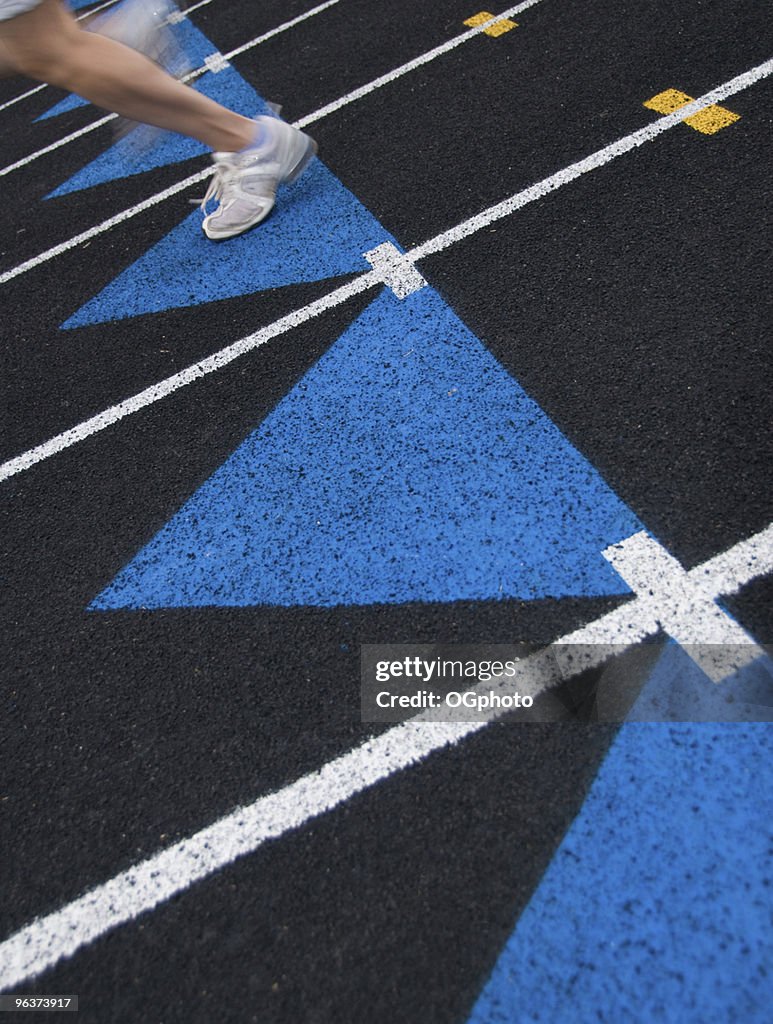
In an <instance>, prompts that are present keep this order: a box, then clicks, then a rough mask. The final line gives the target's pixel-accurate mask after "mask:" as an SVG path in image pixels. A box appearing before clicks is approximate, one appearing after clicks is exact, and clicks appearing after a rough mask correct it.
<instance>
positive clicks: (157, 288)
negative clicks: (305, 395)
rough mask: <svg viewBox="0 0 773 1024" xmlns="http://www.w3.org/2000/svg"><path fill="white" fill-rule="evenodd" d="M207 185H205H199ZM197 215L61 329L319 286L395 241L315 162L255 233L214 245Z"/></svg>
mask: <svg viewBox="0 0 773 1024" xmlns="http://www.w3.org/2000/svg"><path fill="white" fill-rule="evenodd" d="M202 187H204V186H202ZM201 220H202V214H201V212H200V211H199V210H196V211H194V212H193V213H192V214H191V215H190V216H189V217H188V218H186V220H185V221H183V223H182V224H180V225H179V226H178V227H177V228H175V229H174V230H173V231H171V232H170V233H169V234H168V235H167V236H166V237H165V238H163V239H162V240H161V241H160V242H159V243H158V244H157V245H155V246H154V247H153V248H152V249H150V250H149V251H148V252H147V253H146V254H145V255H144V256H142V257H141V258H140V259H139V260H138V261H137V262H136V263H134V264H133V265H132V266H131V267H129V268H127V270H125V271H124V273H123V274H121V275H119V277H117V278H116V279H115V280H114V281H112V282H111V283H110V284H109V285H108V286H107V287H106V288H105V289H103V291H101V292H100V293H99V294H98V295H96V296H95V297H94V298H93V299H91V300H90V301H89V302H88V303H86V305H85V306H82V307H81V309H79V310H78V311H77V312H76V313H75V314H74V315H73V316H72V317H70V319H69V320H67V321H66V322H65V323H64V324H63V325H62V326H63V327H65V328H70V327H81V326H83V325H84V324H91V323H100V322H103V321H106V320H119V319H123V318H124V317H129V316H137V315H138V314H140V313H155V312H159V311H160V310H164V309H169V308H172V307H180V306H192V305H199V304H201V303H205V302H212V301H214V300H215V299H225V298H231V297H233V296H236V295H248V294H251V293H252V292H258V291H261V290H263V289H265V288H277V287H281V286H282V285H286V284H294V283H298V282H303V281H318V280H322V279H324V278H329V277H336V276H338V275H342V274H350V273H354V272H357V271H362V270H370V265H369V264H368V263H367V261H366V260H365V259H364V258H363V256H362V253H364V252H367V251H368V250H370V249H373V248H374V247H375V246H377V245H379V244H381V242H384V241H387V240H389V241H393V239H392V238H391V236H390V235H389V234H388V233H387V232H386V231H385V230H384V228H382V227H381V225H380V224H379V223H378V221H377V220H376V218H375V217H374V216H373V215H372V214H370V213H369V212H368V211H367V210H366V209H365V207H364V206H363V205H362V203H360V201H359V200H358V199H355V197H354V196H353V195H352V193H351V192H349V191H348V190H347V189H346V188H344V186H343V185H342V184H341V182H340V181H339V180H338V179H337V178H336V177H335V175H333V174H332V173H331V172H330V171H329V170H328V169H327V168H326V167H325V166H324V164H322V163H321V162H320V161H319V160H314V161H313V163H312V164H311V165H310V167H309V169H308V170H307V171H306V172H305V174H304V175H303V176H302V177H301V178H299V179H298V181H296V182H294V183H293V184H292V185H290V186H287V187H285V188H281V189H280V190H279V193H278V196H277V205H276V209H275V210H274V212H273V213H272V214H271V216H270V218H269V219H268V220H267V221H265V222H264V223H263V224H261V225H260V226H259V227H258V228H257V229H256V230H255V231H251V232H249V233H248V234H245V235H241V236H240V237H238V238H232V239H229V241H228V242H227V244H224V245H213V243H212V242H211V241H209V240H208V239H207V238H206V237H205V236H204V234H203V232H202V230H201Z"/></svg>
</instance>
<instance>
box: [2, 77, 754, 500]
mask: <svg viewBox="0 0 773 1024" xmlns="http://www.w3.org/2000/svg"><path fill="white" fill-rule="evenodd" d="M772 73H773V59H771V60H769V61H767V62H766V63H765V64H761V65H759V66H758V67H756V68H752V69H751V70H750V71H747V72H745V73H744V74H742V75H738V76H737V77H736V78H733V79H731V81H729V82H726V83H725V84H724V85H722V86H719V87H718V88H717V89H713V90H712V91H711V92H709V93H706V95H705V96H702V97H700V98H699V99H696V100H694V101H693V102H692V103H691V104H689V105H688V106H685V107H682V108H681V109H680V110H678V111H676V112H675V113H674V114H669V115H668V116H667V117H663V118H661V119H660V120H658V121H656V122H654V123H653V124H651V125H648V126H647V127H646V128H642V129H639V131H636V132H634V133H633V134H632V135H628V136H626V137H625V138H623V139H620V140H618V141H617V142H615V143H612V144H611V145H610V146H605V147H604V149H601V150H599V151H598V152H596V153H594V154H592V155H591V156H590V157H587V158H586V159H585V160H581V161H580V162H579V163H577V164H572V165H571V166H570V167H569V168H565V169H564V170H563V171H559V172H558V173H557V174H554V175H551V176H550V177H549V178H546V179H544V180H543V181H542V182H539V183H538V184H536V185H532V186H530V187H529V188H527V189H524V190H523V191H522V192H517V193H516V194H515V195H514V196H511V197H510V198H509V199H506V200H504V201H503V202H501V203H497V204H495V205H494V206H492V207H490V208H489V209H488V210H484V211H483V212H482V213H479V214H476V216H475V217H471V218H470V219H469V220H466V221H463V222H462V223H461V224H459V225H457V226H456V227H455V228H451V229H450V230H449V231H444V232H442V233H441V234H439V235H436V236H435V237H434V238H431V239H429V240H428V241H426V242H424V243H423V244H422V245H419V246H416V247H415V248H414V249H411V250H410V251H409V252H408V253H406V254H405V255H406V257H407V258H408V259H410V260H411V261H412V262H414V263H415V262H417V261H418V260H420V259H424V258H425V257H426V256H429V255H431V254H434V253H438V252H441V251H442V250H443V249H446V248H448V247H449V246H451V245H454V244H455V243H456V242H458V241H460V240H462V239H464V238H467V237H469V236H470V235H472V234H473V233H474V232H476V231H479V230H481V229H482V228H484V227H486V226H487V225H488V224H490V223H491V222H492V221H493V220H496V219H498V218H500V217H504V216H507V215H508V214H510V213H513V212H514V211H515V210H518V209H520V208H521V207H523V206H525V205H526V204H527V203H531V202H534V201H535V200H537V199H540V198H542V197H543V196H545V195H547V194H548V193H550V192H554V191H555V190H556V189H558V188H560V187H561V186H562V185H566V184H568V183H569V182H571V181H574V180H575V178H577V177H579V176H580V175H581V174H584V173H587V172H589V171H592V170H595V169H596V168H598V167H602V166H604V164H606V163H609V161H610V160H613V159H615V158H616V157H618V156H622V155H623V154H624V153H628V152H630V151H631V150H633V149H635V148H637V147H638V146H640V145H642V144H643V143H645V142H648V141H651V140H652V139H655V138H657V137H658V136H659V135H660V134H662V133H663V132H664V131H667V130H668V129H669V128H673V127H674V126H675V125H678V124H681V122H682V121H683V120H684V117H685V116H686V117H690V116H692V114H693V113H696V112H697V111H698V110H702V109H703V108H704V107H706V106H709V105H711V104H712V103H716V102H717V100H718V98H726V97H727V96H730V95H732V94H733V93H734V92H738V91H739V90H741V89H745V88H747V87H748V86H749V85H751V84H753V83H754V82H757V81H759V80H760V79H761V78H764V77H765V76H767V75H770V74H772ZM685 111H686V112H687V113H686V114H685ZM188 184H190V179H189V180H188ZM169 193H170V190H167V194H169ZM128 215H129V214H128V212H127V213H126V214H125V215H124V219H126V218H127V217H128ZM65 244H66V243H65ZM365 278H366V280H367V282H368V283H367V284H365V285H364V286H363V287H365V288H369V287H372V286H373V285H374V284H375V283H376V282H377V281H378V275H377V274H375V272H373V271H371V272H370V273H368V274H366V275H365ZM6 279H7V277H6ZM1 280H2V279H0V281H1ZM354 284H356V282H352V286H353V285H354ZM349 287H351V286H350V285H347V286H345V287H344V288H343V289H342V288H339V289H337V290H336V291H334V292H332V293H331V295H330V296H328V299H330V300H331V301H332V300H333V298H334V297H336V298H335V302H333V303H332V304H336V305H337V304H340V303H341V302H345V301H346V299H347V298H348V297H349V293H348V292H347V291H346V289H347V288H349ZM358 290H359V289H358ZM351 294H354V292H352V293H351ZM319 301H320V302H321V301H324V300H319ZM316 306H317V303H312V304H311V305H310V306H306V307H304V308H302V309H299V310H297V311H296V312H294V313H292V314H290V316H288V317H283V318H282V319H281V320H279V321H277V324H275V325H274V326H273V327H267V328H263V330H262V331H259V332H257V335H249V336H248V337H247V338H245V339H244V343H245V344H246V347H245V349H244V351H245V352H247V351H251V350H252V348H254V347H255V346H254V345H253V344H252V342H251V339H253V338H255V337H257V336H258V335H262V334H263V333H265V332H272V333H271V334H270V335H268V336H270V337H272V338H273V337H276V336H277V334H280V333H283V332H284V331H287V330H289V329H290V328H291V327H293V326H295V325H296V324H300V323H304V322H305V320H307V319H308V318H309V316H315V315H316V313H309V312H308V311H309V310H311V309H314V308H316ZM326 308H332V305H328V306H327V307H326ZM277 325H282V326H281V329H276V330H275V329H274V328H276V327H277ZM266 340H268V337H267V338H266ZM261 343H262V342H261ZM236 344H237V345H239V344H242V343H239V342H237V343H236ZM234 348H235V346H229V347H228V348H227V349H224V350H223V351H224V352H230V351H232V350H233V349H234ZM239 354H241V353H239ZM217 359H218V354H215V355H214V356H212V357H210V360H209V361H206V362H207V363H208V365H210V367H211V369H209V370H207V372H208V373H209V372H213V370H215V369H219V364H218V363H217ZM230 361H231V360H230V359H229V360H227V362H230ZM201 365H203V364H199V363H197V364H196V367H199V366H201ZM223 365H225V364H223ZM196 367H192V368H189V370H183V371H182V372H181V373H179V374H175V375H174V377H171V378H168V380H167V381H162V382H161V383H159V384H156V385H154V386H152V387H150V388H147V389H145V390H144V391H143V392H141V394H140V395H136V396H134V398H129V399H126V400H125V401H123V402H121V403H119V404H118V405H115V406H112V407H111V408H110V409H108V410H106V411H105V412H104V413H101V414H99V415H97V416H94V417H92V418H91V419H89V420H86V421H85V422H84V423H81V424H80V425H78V426H76V427H73V428H71V429H70V430H67V431H65V432H64V433H62V434H59V435H57V436H56V437H54V438H52V439H51V440H49V441H47V442H45V443H44V444H41V445H38V446H37V447H35V448H33V449H30V451H27V452H25V453H23V454H22V455H19V456H16V457H15V458H13V459H10V460H9V461H7V462H5V463H3V464H2V465H0V482H2V481H3V480H7V479H9V478H10V477H12V476H14V475H15V474H17V473H21V472H23V471H24V470H26V469H29V468H30V467H31V466H34V465H36V464H37V463H38V462H41V461H43V460H44V459H47V458H50V457H51V456H52V455H55V454H57V453H58V452H61V451H64V450H65V449H66V448H69V447H71V446H72V445H74V444H77V443H79V442H80V441H83V440H85V439H86V438H87V437H90V436H91V435H92V434H95V433H97V432H98V431H100V430H103V429H104V428H105V427H106V426H109V425H110V424H112V423H116V422H118V420H120V419H123V418H124V417H125V416H129V415H131V414H132V413H134V412H136V411H137V410H139V409H143V408H145V407H146V406H148V405H150V404H152V402H155V401H159V400H160V399H161V398H165V397H166V395H168V394H170V393H171V391H170V390H168V385H169V382H170V381H180V382H181V383H179V384H178V383H176V384H175V386H174V387H173V388H171V390H177V388H178V387H180V386H182V384H188V383H191V382H192V381H194V380H198V379H199V378H200V377H202V376H203V375H204V374H203V373H201V372H199V371H198V370H197V369H196ZM192 371H196V372H192ZM153 396H155V397H153Z"/></svg>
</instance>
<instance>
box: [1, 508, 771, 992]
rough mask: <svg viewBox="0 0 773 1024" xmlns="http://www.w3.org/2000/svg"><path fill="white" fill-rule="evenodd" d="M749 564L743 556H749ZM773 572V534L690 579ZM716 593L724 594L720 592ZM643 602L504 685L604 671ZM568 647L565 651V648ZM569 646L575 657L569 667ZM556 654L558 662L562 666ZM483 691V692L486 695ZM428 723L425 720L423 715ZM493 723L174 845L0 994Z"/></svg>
mask: <svg viewBox="0 0 773 1024" xmlns="http://www.w3.org/2000/svg"><path fill="white" fill-rule="evenodd" d="M751 550H753V551H754V556H753V557H751V558H750V557H749V553H750V551H751ZM770 571H773V525H772V526H769V527H768V528H767V529H766V530H763V531H762V532H761V533H759V534H757V535H756V536H755V537H752V538H749V539H748V540H745V541H743V542H741V543H740V544H737V545H735V546H734V547H732V548H730V549H729V550H728V551H726V552H724V553H723V554H722V555H720V556H718V557H717V558H714V559H711V560H709V561H708V562H706V563H704V564H703V565H700V566H698V567H697V568H695V569H693V570H691V572H690V573H688V574H687V575H688V576H689V577H690V579H692V580H694V581H698V580H700V586H701V587H702V588H705V589H706V591H707V592H712V593H713V597H714V598H719V597H721V596H727V595H728V594H730V593H735V592H736V591H738V590H740V588H741V587H742V586H744V585H745V584H746V583H748V582H750V581H751V580H752V579H754V578H755V577H756V576H757V575H760V574H761V573H763V572H770ZM720 587H721V588H722V589H721V590H720V589H718V588H720ZM657 628H658V623H657V621H656V620H655V619H653V617H652V614H651V605H650V604H648V603H647V602H646V601H644V600H643V599H642V598H641V597H635V598H633V600H631V601H629V602H627V603H626V604H624V605H621V606H620V607H619V608H617V609H616V610H615V611H613V612H610V613H608V614H607V615H604V616H602V617H601V618H599V619H597V620H595V621H594V622H590V623H588V624H587V625H586V626H583V627H581V628H580V629H577V630H575V631H573V632H572V633H569V634H567V635H566V636H564V637H562V638H561V639H559V640H556V641H555V644H554V645H551V646H550V647H547V648H545V649H544V650H542V651H539V652H537V653H536V654H534V655H532V656H531V657H529V658H527V659H525V660H524V661H523V662H522V663H521V664H520V665H519V666H518V669H519V674H518V675H517V676H516V677H514V678H513V679H511V680H509V684H508V685H509V686H512V687H515V688H517V689H518V690H519V691H521V692H527V693H529V694H531V695H532V696H537V695H539V694H540V693H543V692H545V691H546V690H548V689H549V688H550V687H551V686H553V685H555V684H556V683H558V682H560V681H561V680H563V679H566V678H571V676H572V675H574V674H575V673H577V672H579V671H580V670H585V669H587V668H589V667H591V666H598V665H602V664H603V663H604V662H605V661H607V660H608V659H609V657H611V656H612V654H613V653H620V652H621V651H622V650H623V649H625V648H626V647H630V646H631V645H632V644H634V643H639V642H641V641H642V640H645V639H646V638H647V637H648V636H651V635H652V634H653V633H655V632H656V631H657ZM569 645H571V648H570V646H569ZM575 646H576V647H577V648H578V649H579V650H580V651H581V652H582V654H583V656H582V657H581V658H574V656H573V649H574V648H575ZM557 654H558V655H560V654H563V655H564V659H563V662H562V661H561V660H560V657H559V658H557ZM489 686H490V684H488V683H487V684H486V687H489ZM430 714H431V713H430ZM497 717H499V713H498V712H496V711H492V712H491V714H490V716H489V718H488V720H484V721H478V722H460V721H450V722H448V721H447V722H434V721H429V720H427V716H426V715H425V716H422V715H419V716H417V717H416V718H414V719H412V720H410V721H408V722H405V723H402V724H400V725H397V726H393V727H392V728H391V729H388V730H387V731H386V732H384V733H382V734H381V735H380V736H378V737H376V738H372V739H368V740H366V741H365V742H364V743H362V744H361V745H360V746H358V747H355V748H354V749H353V750H351V751H349V752H348V753H347V754H344V755H342V756H341V757H338V758H335V759H334V760H333V761H329V762H328V763H327V764H325V765H324V766H323V767H322V768H320V769H319V771H315V772H310V773H309V774H308V775H304V776H303V777H302V778H300V779H298V780H296V781H295V782H293V783H291V784H290V785H288V786H285V787H284V788H283V789H281V790H279V791H277V792H274V793H270V794H268V795H266V796H262V797H259V798H258V799H257V800H255V801H254V802H253V803H252V804H249V805H248V806H246V807H239V808H237V810H235V811H233V812H231V813H230V814H228V815H226V816H224V817H223V818H220V819H219V820H218V821H216V822H214V824H212V825H209V826H208V827H206V828H204V829H202V830H201V831H199V832H197V833H195V834H194V835H192V836H190V837H189V838H187V839H184V840H182V841H181V842H179V843H176V844H175V845H174V846H171V847H169V848H168V849H166V850H162V851H161V852H159V853H157V854H155V855H154V856H152V857H150V858H148V859H146V860H144V861H141V862H140V863H139V864H136V865H135V866H134V867H131V868H129V869H128V870H126V871H123V872H121V873H120V874H118V875H116V876H115V877H114V878H112V879H110V880H109V881H108V882H105V883H104V884H102V885H100V886H97V887H96V888H94V889H91V890H90V891H89V892H87V893H85V894H84V895H83V896H81V897H79V898H78V899H76V900H74V901H73V902H71V903H69V904H67V905H66V906H65V907H62V908H61V909H60V910H57V911H54V912H53V913H51V914H48V915H46V916H43V917H38V918H36V919H35V920H34V921H32V922H31V923H30V924H29V925H27V926H26V927H24V928H22V929H21V930H20V931H18V932H16V933H15V934H14V935H12V936H10V937H9V938H8V939H6V940H5V941H4V942H3V943H2V944H0V965H2V966H0V989H8V988H13V987H15V986H17V985H19V984H21V983H22V982H23V981H27V980H28V979H30V978H32V977H35V976H36V975H38V974H40V973H41V972H43V971H45V970H47V969H48V968H50V967H53V966H54V965H55V964H56V963H58V962H59V961H60V960H62V959H63V958H64V957H69V956H72V955H73V954H74V953H75V952H77V950H79V949H81V948H82V947H83V946H85V945H87V944H88V943H90V942H93V941H94V940H95V939H97V938H99V937H100V936H102V935H105V934H106V933H107V932H109V931H111V930H112V929H114V928H117V927H118V926H120V925H122V924H126V923H127V922H129V921H132V920H134V919H135V918H137V917H139V916H140V915H141V914H144V913H147V912H149V911H151V910H153V909H155V908H156V907H158V906H159V905H160V904H162V903H164V902H166V901H167V900H169V899H171V897H173V896H175V895H176V894H178V893H181V892H183V891H185V890H186V889H189V888H190V887H191V886H192V885H194V884H195V883H196V882H198V881H201V880H202V879H204V878H206V877H208V876H210V875H212V874H214V873H215V872H217V871H219V870H221V869H223V868H225V867H227V866H228V865H230V864H232V863H233V862H234V861H235V860H237V859H238V858H240V857H244V856H246V855H248V854H251V853H254V852H255V851H256V850H257V849H259V848H260V847H261V846H262V845H263V844H264V843H266V842H268V841H269V840H272V839H278V838H279V837H281V836H283V835H285V834H286V833H288V832H290V831H292V830H294V829H298V828H301V827H302V826H304V825H306V824H307V823H308V822H310V821H312V820H313V819H315V818H317V817H319V816H320V815H322V814H325V813H327V812H328V811H331V810H333V809H334V808H336V807H338V806H339V805H340V804H342V803H344V802H345V801H346V800H349V799H350V798H351V797H352V796H354V795H355V794H357V793H361V792H363V791H364V790H366V789H369V788H371V787H372V786H374V785H376V784H378V783H380V782H383V781H385V780H386V779H389V778H390V777H391V776H393V775H395V774H396V773H397V772H401V771H404V770H405V769H407V768H411V767H413V766H415V765H417V764H419V763H420V762H422V761H423V760H425V759H426V758H427V757H429V756H430V755H431V754H433V753H435V752H436V751H439V750H442V749H443V748H444V747H448V746H452V745H454V744H457V743H459V742H460V741H462V740H464V739H465V738H467V737H469V736H471V735H473V734H474V733H476V732H479V731H480V730H482V729H483V728H485V726H486V725H488V724H489V722H490V721H493V720H495V719H496V718H497Z"/></svg>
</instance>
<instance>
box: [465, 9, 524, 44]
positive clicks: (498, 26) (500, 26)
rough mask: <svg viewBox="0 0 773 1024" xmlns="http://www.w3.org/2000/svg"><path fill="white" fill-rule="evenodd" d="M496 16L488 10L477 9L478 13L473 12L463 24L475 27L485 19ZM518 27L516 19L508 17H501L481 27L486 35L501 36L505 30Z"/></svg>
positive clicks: (485, 20)
mask: <svg viewBox="0 0 773 1024" xmlns="http://www.w3.org/2000/svg"><path fill="white" fill-rule="evenodd" d="M494 17H496V15H494V14H489V12H488V11H479V12H478V14H473V16H472V17H471V18H468V19H467V20H466V21H465V23H464V24H465V25H467V27H468V28H476V27H477V26H478V25H483V24H484V23H485V22H487V21H491V19H492V18H494ZM514 28H518V22H517V21H511V20H510V19H509V18H502V20H501V21H497V22H494V24H493V25H489V27H488V28H484V29H483V34H484V35H486V36H493V37H494V38H496V37H497V36H503V35H504V34H505V32H510V31H511V29H514Z"/></svg>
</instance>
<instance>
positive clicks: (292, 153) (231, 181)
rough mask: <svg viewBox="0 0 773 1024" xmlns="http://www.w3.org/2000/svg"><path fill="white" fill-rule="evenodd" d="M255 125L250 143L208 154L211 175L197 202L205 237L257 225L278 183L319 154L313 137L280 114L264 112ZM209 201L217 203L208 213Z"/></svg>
mask: <svg viewBox="0 0 773 1024" xmlns="http://www.w3.org/2000/svg"><path fill="white" fill-rule="evenodd" d="M255 125H256V129H257V139H256V142H255V144H254V145H252V146H250V147H249V148H248V149H243V150H241V152H239V153H213V154H212V159H213V161H214V164H215V174H214V177H213V178H212V181H211V182H210V184H209V188H208V190H207V194H206V195H205V196H204V199H203V200H202V202H201V209H202V210H203V211H204V213H205V214H206V216H205V217H204V221H203V223H202V225H201V227H202V230H203V231H204V234H205V235H206V236H207V238H212V239H215V240H220V239H223V238H232V237H233V236H234V235H240V234H241V233H242V232H243V231H247V230H248V229H249V228H252V227H254V226H255V225H256V224H260V222H261V221H262V220H265V219H266V217H268V215H269V213H271V210H272V209H273V206H274V198H275V195H276V190H277V186H278V185H287V184H289V183H290V182H291V181H295V179H296V178H297V177H299V176H300V174H302V172H303V171H304V170H305V169H306V167H307V166H308V164H309V162H310V161H311V159H312V157H313V156H314V154H315V153H316V152H317V144H316V142H315V141H314V139H312V138H311V137H310V136H309V135H305V134H304V133H303V132H301V131H299V130H298V129H297V128H293V126H292V125H289V124H287V123H286V122H284V121H280V120H279V119H278V118H275V117H268V116H266V115H263V116H261V117H257V118H255ZM210 199H216V200H217V201H218V203H219V206H218V207H217V209H216V210H214V211H213V212H212V213H210V214H207V203H208V202H209V201H210Z"/></svg>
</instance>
